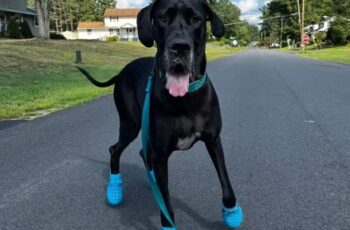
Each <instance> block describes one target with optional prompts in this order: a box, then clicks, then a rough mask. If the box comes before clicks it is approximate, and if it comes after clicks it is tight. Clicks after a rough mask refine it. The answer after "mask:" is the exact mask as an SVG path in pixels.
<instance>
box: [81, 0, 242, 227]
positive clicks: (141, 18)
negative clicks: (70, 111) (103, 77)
mask: <svg viewBox="0 0 350 230" xmlns="http://www.w3.org/2000/svg"><path fill="white" fill-rule="evenodd" d="M137 21H138V34H139V39H140V41H141V43H142V44H143V45H145V46H146V47H152V46H153V45H154V42H155V43H156V47H157V53H156V56H155V57H150V58H140V59H137V60H134V61H132V62H131V63H129V64H128V65H127V66H126V67H125V68H124V69H123V70H122V71H121V72H120V74H118V75H117V76H115V77H113V78H112V79H111V80H109V81H107V82H104V83H101V82H98V81H96V80H95V79H94V78H93V77H92V76H91V75H90V74H89V73H88V72H87V71H85V70H83V69H80V70H81V72H82V73H83V74H84V75H85V76H86V77H87V78H88V79H89V80H90V81H91V82H92V83H93V84H94V85H96V86H99V87H107V86H111V85H114V86H115V88H114V100H115V104H116V107H117V110H118V112H119V119H120V130H119V140H118V142H117V143H116V144H115V145H113V146H111V147H110V149H109V151H110V154H111V161H110V167H111V174H110V180H109V183H108V185H107V201H108V202H109V203H110V204H111V205H118V204H119V203H120V202H121V201H122V199H123V190H122V180H121V176H120V170H119V162H120V156H121V154H122V153H123V151H124V149H125V148H126V147H127V146H128V145H129V144H130V143H131V142H132V141H133V140H134V139H135V138H136V137H137V136H138V133H139V131H140V128H141V120H142V119H141V118H142V110H143V105H144V99H145V95H146V93H145V88H146V84H147V79H148V77H149V76H150V75H153V81H154V82H153V87H152V90H151V102H150V121H149V136H150V137H149V152H150V155H151V156H150V157H149V158H148V160H149V161H148V165H150V167H151V170H152V172H153V173H154V180H155V181H156V183H157V185H158V186H159V189H160V191H161V194H162V195H163V197H164V201H165V204H166V208H167V210H168V211H169V213H170V216H171V218H172V220H174V213H173V209H172V206H171V203H170V196H169V190H168V158H169V157H170V155H171V154H172V152H173V151H175V150H186V149H189V148H191V147H192V146H193V145H194V143H196V142H197V141H203V142H204V143H205V146H206V148H207V150H208V152H209V155H210V157H211V159H212V161H213V164H214V166H215V168H216V170H217V174H218V176H219V179H220V183H221V187H222V194H223V198H222V203H223V204H222V215H223V219H224V222H225V224H226V225H227V226H228V227H230V228H236V227H238V226H239V225H240V224H241V222H242V218H243V214H242V210H241V208H240V207H239V205H238V204H237V203H236V197H235V195H234V192H233V189H232V186H231V183H230V180H229V176H228V173H227V170H226V166H225V159H224V152H223V147H222V144H221V139H220V132H221V128H222V120H221V114H220V107H219V101H218V97H217V95H216V92H215V90H214V87H213V85H212V83H211V81H210V79H209V77H207V78H206V79H205V82H203V83H204V84H203V85H201V87H200V88H199V89H197V90H196V91H194V92H189V89H188V88H189V85H190V84H191V83H192V82H196V81H198V80H200V79H201V78H203V76H206V65H207V61H206V55H205V47H206V39H207V26H206V24H207V21H210V23H211V31H212V33H213V35H214V36H215V37H217V38H220V37H222V36H223V35H224V31H225V28H224V24H223V23H222V21H221V20H220V18H219V17H218V16H217V14H216V13H215V12H214V11H213V10H212V8H211V7H210V5H209V4H208V3H207V1H206V0H156V1H154V2H153V3H152V4H150V5H149V6H147V7H145V8H144V9H142V10H141V11H140V13H139V14H138V17H137ZM161 224H162V229H163V230H166V229H175V227H174V226H172V225H171V224H170V222H169V221H168V219H167V218H165V216H164V215H163V214H162V213H161Z"/></svg>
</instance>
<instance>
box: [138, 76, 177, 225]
mask: <svg viewBox="0 0 350 230" xmlns="http://www.w3.org/2000/svg"><path fill="white" fill-rule="evenodd" d="M152 85H153V76H149V77H148V82H147V87H146V97H145V102H144V104H143V111H142V126H141V127H142V153H143V157H144V160H145V165H146V171H147V177H148V183H149V185H150V187H151V189H152V193H153V196H154V199H155V200H156V202H157V204H158V206H159V208H160V210H161V212H162V213H163V215H164V216H165V218H166V219H167V220H168V222H169V223H170V224H171V225H172V226H173V227H175V224H174V222H173V220H172V218H171V216H170V214H169V212H168V208H167V207H166V204H165V201H164V198H163V195H162V193H161V192H160V189H159V187H158V185H157V183H156V182H155V181H154V180H153V177H152V175H151V173H150V170H149V166H148V163H147V162H148V160H147V157H148V150H149V145H148V141H149V114H150V101H151V90H152Z"/></svg>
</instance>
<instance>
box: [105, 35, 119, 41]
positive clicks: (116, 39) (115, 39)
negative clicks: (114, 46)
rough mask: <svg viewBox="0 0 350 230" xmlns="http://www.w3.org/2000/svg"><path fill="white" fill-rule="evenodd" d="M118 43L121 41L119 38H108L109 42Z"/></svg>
mask: <svg viewBox="0 0 350 230" xmlns="http://www.w3.org/2000/svg"><path fill="white" fill-rule="evenodd" d="M117 41H119V37H118V36H112V37H108V38H107V42H117Z"/></svg>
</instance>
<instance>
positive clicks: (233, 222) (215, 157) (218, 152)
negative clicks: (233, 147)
mask: <svg viewBox="0 0 350 230" xmlns="http://www.w3.org/2000/svg"><path fill="white" fill-rule="evenodd" d="M205 145H206V147H207V150H208V152H209V155H210V157H211V159H212V161H213V164H214V166H215V169H216V171H217V173H218V176H219V180H220V184H221V187H222V194H223V199H222V202H223V210H222V215H223V219H224V222H225V224H226V225H227V226H228V227H230V228H237V227H239V226H240V225H241V223H242V220H243V213H242V209H241V208H240V206H239V205H238V204H237V203H236V197H235V194H234V192H233V189H232V186H231V183H230V179H229V177H228V173H227V169H226V164H225V157H224V152H223V148H222V144H221V139H220V137H218V138H216V140H214V141H207V142H205Z"/></svg>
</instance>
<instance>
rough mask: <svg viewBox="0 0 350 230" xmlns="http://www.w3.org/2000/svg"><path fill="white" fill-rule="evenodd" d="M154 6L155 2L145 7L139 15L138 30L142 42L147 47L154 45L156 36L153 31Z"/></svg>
mask: <svg viewBox="0 0 350 230" xmlns="http://www.w3.org/2000/svg"><path fill="white" fill-rule="evenodd" d="M152 8H153V4H150V5H149V6H147V7H145V8H143V9H142V10H141V11H140V12H139V14H138V15H137V31H138V35H139V39H140V41H141V43H142V44H143V45H144V46H146V47H152V46H153V43H154V37H153V32H152V17H151V13H152Z"/></svg>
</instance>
